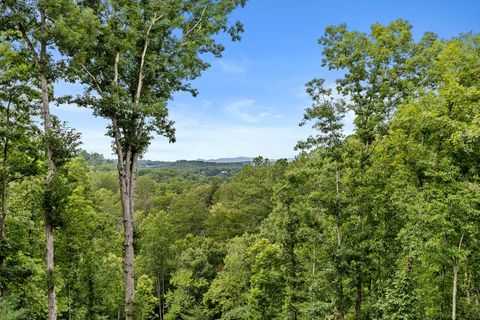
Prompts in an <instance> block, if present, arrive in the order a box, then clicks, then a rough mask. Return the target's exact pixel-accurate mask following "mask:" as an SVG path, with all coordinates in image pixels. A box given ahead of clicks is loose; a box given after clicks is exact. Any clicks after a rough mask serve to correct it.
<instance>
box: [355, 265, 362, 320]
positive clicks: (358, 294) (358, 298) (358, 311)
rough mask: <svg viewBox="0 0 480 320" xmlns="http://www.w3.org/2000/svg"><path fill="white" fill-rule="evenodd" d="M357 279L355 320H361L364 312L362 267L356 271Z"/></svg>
mask: <svg viewBox="0 0 480 320" xmlns="http://www.w3.org/2000/svg"><path fill="white" fill-rule="evenodd" d="M356 272H357V278H356V279H355V319H356V320H360V318H361V312H362V276H361V272H362V271H361V269H360V266H357V269H356Z"/></svg>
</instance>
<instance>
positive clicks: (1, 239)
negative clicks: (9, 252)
mask: <svg viewBox="0 0 480 320" xmlns="http://www.w3.org/2000/svg"><path fill="white" fill-rule="evenodd" d="M6 118H7V119H6V120H7V126H8V125H9V124H10V103H9V104H8V106H7V116H6ZM8 142H9V141H8V138H5V142H4V144H3V160H2V186H1V189H2V215H1V217H0V246H1V247H2V248H3V247H4V246H5V244H6V238H5V227H6V225H7V164H8ZM4 265H5V254H4V253H3V250H2V251H1V253H0V271H1V270H3V268H4ZM3 296H5V288H4V287H3V285H1V287H0V297H3Z"/></svg>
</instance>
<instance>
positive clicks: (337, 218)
mask: <svg viewBox="0 0 480 320" xmlns="http://www.w3.org/2000/svg"><path fill="white" fill-rule="evenodd" d="M335 202H336V203H335V207H336V208H335V210H336V212H335V224H336V229H337V246H338V249H340V248H341V247H342V225H341V221H340V170H339V168H338V162H337V163H336V167H335ZM337 290H338V315H337V320H344V319H345V310H344V302H343V300H344V294H343V277H342V274H341V272H339V276H338V289H337Z"/></svg>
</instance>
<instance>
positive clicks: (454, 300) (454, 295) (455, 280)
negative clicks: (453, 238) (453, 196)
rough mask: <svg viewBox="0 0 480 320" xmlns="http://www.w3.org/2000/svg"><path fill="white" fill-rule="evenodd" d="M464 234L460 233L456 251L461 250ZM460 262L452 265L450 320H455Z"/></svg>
mask: <svg viewBox="0 0 480 320" xmlns="http://www.w3.org/2000/svg"><path fill="white" fill-rule="evenodd" d="M464 236H465V232H463V233H462V236H461V237H460V241H459V243H458V250H459V251H460V249H462V242H463V237H464ZM459 264H460V262H459V261H458V260H456V261H455V263H454V264H453V284H452V320H456V319H457V283H458V269H459Z"/></svg>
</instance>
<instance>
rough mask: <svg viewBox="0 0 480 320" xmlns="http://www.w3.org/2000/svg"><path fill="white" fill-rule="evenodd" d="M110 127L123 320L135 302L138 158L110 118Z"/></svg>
mask: <svg viewBox="0 0 480 320" xmlns="http://www.w3.org/2000/svg"><path fill="white" fill-rule="evenodd" d="M112 127H113V130H114V131H115V143H116V153H117V158H118V159H117V160H118V165H117V169H118V177H119V183H120V200H121V202H122V211H123V231H124V248H125V255H124V277H125V319H126V320H133V319H134V301H135V272H134V270H135V269H134V260H135V253H134V247H133V231H134V218H133V212H134V210H135V204H134V199H135V197H134V192H135V179H136V168H137V159H138V156H137V155H136V154H135V153H132V152H131V150H127V151H126V152H125V153H124V150H123V148H122V146H121V140H120V129H119V128H118V125H117V122H116V119H115V118H112Z"/></svg>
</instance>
